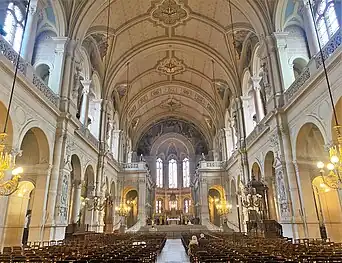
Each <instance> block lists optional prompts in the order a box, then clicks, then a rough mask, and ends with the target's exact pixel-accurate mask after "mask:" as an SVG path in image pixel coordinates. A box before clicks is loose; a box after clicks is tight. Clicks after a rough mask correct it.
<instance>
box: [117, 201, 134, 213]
mask: <svg viewBox="0 0 342 263" xmlns="http://www.w3.org/2000/svg"><path fill="white" fill-rule="evenodd" d="M131 209H132V208H131V204H130V203H128V204H126V202H124V201H122V202H121V203H120V204H119V205H118V206H116V207H115V211H116V212H117V213H118V215H119V216H122V217H127V216H128V215H129V213H130V212H131Z"/></svg>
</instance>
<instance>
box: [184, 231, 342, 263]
mask: <svg viewBox="0 0 342 263" xmlns="http://www.w3.org/2000/svg"><path fill="white" fill-rule="evenodd" d="M191 237H192V234H184V233H183V234H182V243H183V245H184V247H185V248H186V249H187V245H188V244H189V240H190V239H191ZM206 238H207V239H208V242H206V243H204V244H203V243H202V244H201V245H200V246H196V247H195V249H193V250H192V255H191V256H190V261H191V262H192V263H202V262H210V263H219V262H220V263H222V262H229V263H232V262H246V263H247V262H248V263H261V262H267V263H272V262H289V263H290V262H298V263H301V262H303V263H304V262H312V263H313V262H315V263H323V262H324V263H327V262H334V263H335V262H336V263H337V262H342V244H340V243H333V242H329V241H326V240H320V239H312V240H310V239H301V240H299V239H298V240H292V239H290V238H263V237H256V236H254V237H253V236H247V235H245V234H242V233H232V234H224V233H219V234H215V236H211V235H207V236H206Z"/></svg>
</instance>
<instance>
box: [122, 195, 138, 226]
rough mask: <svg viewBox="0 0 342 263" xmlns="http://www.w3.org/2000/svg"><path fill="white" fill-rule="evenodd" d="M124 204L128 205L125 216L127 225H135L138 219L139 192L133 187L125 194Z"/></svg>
mask: <svg viewBox="0 0 342 263" xmlns="http://www.w3.org/2000/svg"><path fill="white" fill-rule="evenodd" d="M125 202H126V205H128V206H130V207H131V209H130V212H129V215H128V216H127V227H128V228H130V227H132V226H133V225H135V224H136V223H137V221H138V213H139V209H138V204H139V193H138V191H137V190H135V189H131V190H129V191H128V192H126V194H125Z"/></svg>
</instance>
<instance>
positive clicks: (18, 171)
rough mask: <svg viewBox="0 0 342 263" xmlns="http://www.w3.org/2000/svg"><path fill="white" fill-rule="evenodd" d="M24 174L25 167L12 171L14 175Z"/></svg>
mask: <svg viewBox="0 0 342 263" xmlns="http://www.w3.org/2000/svg"><path fill="white" fill-rule="evenodd" d="M23 172H24V169H23V167H17V168H15V169H14V170H13V171H12V175H18V174H21V173H23Z"/></svg>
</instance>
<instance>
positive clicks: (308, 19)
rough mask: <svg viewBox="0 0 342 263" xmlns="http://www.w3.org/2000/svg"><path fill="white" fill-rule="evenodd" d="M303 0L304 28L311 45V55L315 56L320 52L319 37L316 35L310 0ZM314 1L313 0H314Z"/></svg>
mask: <svg viewBox="0 0 342 263" xmlns="http://www.w3.org/2000/svg"><path fill="white" fill-rule="evenodd" d="M302 1H303V8H302V10H301V11H302V14H303V20H304V23H303V24H304V28H305V32H306V37H307V40H308V41H307V43H308V45H309V50H310V55H311V57H313V56H314V55H316V54H317V53H318V52H319V45H318V39H317V36H316V30H315V24H314V21H313V17H312V12H311V9H310V4H309V1H310V0H302ZM312 2H313V1H312Z"/></svg>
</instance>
